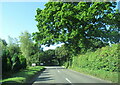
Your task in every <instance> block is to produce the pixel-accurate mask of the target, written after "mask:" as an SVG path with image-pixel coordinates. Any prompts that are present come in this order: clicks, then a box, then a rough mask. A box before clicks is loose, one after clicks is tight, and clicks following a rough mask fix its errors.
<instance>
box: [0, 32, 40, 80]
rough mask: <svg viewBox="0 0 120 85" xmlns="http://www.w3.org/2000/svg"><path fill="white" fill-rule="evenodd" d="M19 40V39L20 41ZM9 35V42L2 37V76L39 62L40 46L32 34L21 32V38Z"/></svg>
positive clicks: (0, 44) (0, 41)
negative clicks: (34, 40)
mask: <svg viewBox="0 0 120 85" xmlns="http://www.w3.org/2000/svg"><path fill="white" fill-rule="evenodd" d="M18 40H19V41H18ZM18 40H17V39H16V38H11V37H9V43H7V42H6V41H5V40H4V39H0V52H1V55H0V56H1V57H2V73H3V75H2V77H3V78H5V77H8V75H7V74H10V72H11V73H14V72H18V71H20V70H21V69H25V68H26V67H29V66H31V65H32V63H36V64H39V55H38V54H40V53H41V52H42V49H41V48H40V46H39V45H38V44H36V43H34V42H33V40H32V36H31V34H29V33H28V32H24V33H21V35H20V36H19V39H18Z"/></svg>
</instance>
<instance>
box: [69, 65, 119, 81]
mask: <svg viewBox="0 0 120 85" xmlns="http://www.w3.org/2000/svg"><path fill="white" fill-rule="evenodd" d="M69 69H71V70H74V71H77V72H80V73H83V74H87V75H91V76H95V77H97V78H101V79H103V80H106V81H111V82H112V83H118V72H109V71H104V70H90V69H88V68H76V67H69ZM119 74H120V73H119Z"/></svg>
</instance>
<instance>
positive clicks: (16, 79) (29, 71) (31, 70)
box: [0, 66, 44, 84]
mask: <svg viewBox="0 0 120 85" xmlns="http://www.w3.org/2000/svg"><path fill="white" fill-rule="evenodd" d="M42 69H44V67H43V66H35V67H28V68H26V69H24V70H21V71H20V72H17V73H15V74H12V75H11V77H10V78H6V79H3V80H2V81H0V82H2V83H3V84H4V83H26V81H27V80H29V79H30V78H31V77H33V76H34V75H35V74H36V73H38V72H39V71H41V70H42Z"/></svg>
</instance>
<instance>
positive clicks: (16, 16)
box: [0, 2, 61, 50]
mask: <svg viewBox="0 0 120 85" xmlns="http://www.w3.org/2000/svg"><path fill="white" fill-rule="evenodd" d="M45 3H46V2H0V14H1V15H0V23H1V24H0V38H2V39H5V40H6V41H7V43H8V36H10V37H12V38H17V39H18V38H19V36H20V34H21V33H22V32H24V31H28V32H29V33H33V32H37V31H38V29H37V27H36V25H37V22H36V21H35V15H36V9H37V8H40V9H44V7H45V6H44V4H45ZM56 46H61V44H60V45H54V46H50V47H44V46H42V47H43V48H44V50H48V49H55V48H56Z"/></svg>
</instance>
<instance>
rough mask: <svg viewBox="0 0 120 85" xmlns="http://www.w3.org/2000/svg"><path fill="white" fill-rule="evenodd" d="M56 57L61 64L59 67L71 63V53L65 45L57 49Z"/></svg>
mask: <svg viewBox="0 0 120 85" xmlns="http://www.w3.org/2000/svg"><path fill="white" fill-rule="evenodd" d="M55 56H56V60H57V61H58V62H59V65H63V63H64V62H67V61H69V59H70V52H69V50H67V49H66V47H65V46H64V45H62V46H61V47H57V48H56V49H55Z"/></svg>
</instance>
